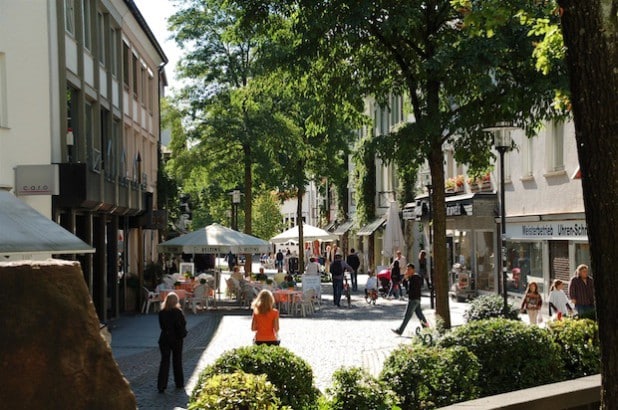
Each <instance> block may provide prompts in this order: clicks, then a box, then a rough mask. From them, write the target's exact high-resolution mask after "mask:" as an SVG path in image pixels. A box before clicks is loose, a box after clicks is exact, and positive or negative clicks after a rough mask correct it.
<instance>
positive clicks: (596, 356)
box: [548, 319, 601, 379]
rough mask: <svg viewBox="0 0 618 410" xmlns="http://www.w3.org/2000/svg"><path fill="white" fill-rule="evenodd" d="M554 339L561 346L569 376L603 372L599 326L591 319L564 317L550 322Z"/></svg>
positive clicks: (575, 376)
mask: <svg viewBox="0 0 618 410" xmlns="http://www.w3.org/2000/svg"><path fill="white" fill-rule="evenodd" d="M548 329H549V332H550V335H551V337H552V339H553V340H554V341H555V342H556V343H557V344H558V345H559V346H560V354H561V356H562V361H563V362H564V364H565V368H566V371H567V378H569V379H576V378H578V377H584V376H590V375H592V374H597V373H600V372H601V346H600V342H599V327H598V325H597V323H596V322H595V321H594V320H590V319H579V320H574V319H563V320H557V321H551V322H548Z"/></svg>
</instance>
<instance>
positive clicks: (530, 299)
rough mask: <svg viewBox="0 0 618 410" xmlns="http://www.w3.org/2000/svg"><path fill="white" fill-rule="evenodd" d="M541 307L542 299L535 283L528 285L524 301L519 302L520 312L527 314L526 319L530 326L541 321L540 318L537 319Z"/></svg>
mask: <svg viewBox="0 0 618 410" xmlns="http://www.w3.org/2000/svg"><path fill="white" fill-rule="evenodd" d="M542 305H543V299H542V298H541V295H540V294H539V290H538V286H537V284H536V282H530V283H528V287H527V288H526V294H525V295H524V299H523V300H522V301H521V311H522V313H523V311H524V310H525V311H526V312H528V318H529V319H530V324H531V325H536V324H537V323H539V322H540V321H541V320H542V317H539V311H540V310H541V306H542Z"/></svg>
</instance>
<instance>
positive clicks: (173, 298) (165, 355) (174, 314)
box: [157, 292, 187, 393]
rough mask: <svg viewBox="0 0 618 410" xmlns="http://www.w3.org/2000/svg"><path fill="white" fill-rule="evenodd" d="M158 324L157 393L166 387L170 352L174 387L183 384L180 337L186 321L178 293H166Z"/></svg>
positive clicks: (182, 337) (181, 386)
mask: <svg viewBox="0 0 618 410" xmlns="http://www.w3.org/2000/svg"><path fill="white" fill-rule="evenodd" d="M159 326H160V327H161V335H160V336H159V349H160V350H161V365H160V366H159V377H158V380H157V387H158V389H159V393H163V392H164V391H165V389H166V388H167V379H168V377H169V373H170V354H171V355H172V358H173V361H174V382H175V383H176V388H178V389H181V388H183V387H184V385H185V379H184V375H183V374H182V339H184V338H185V336H186V335H187V328H186V326H187V322H186V321H185V315H184V314H183V313H182V310H181V309H180V305H179V304H178V295H176V293H174V292H170V293H168V294H167V296H166V297H165V301H164V302H163V303H162V305H161V311H160V312H159Z"/></svg>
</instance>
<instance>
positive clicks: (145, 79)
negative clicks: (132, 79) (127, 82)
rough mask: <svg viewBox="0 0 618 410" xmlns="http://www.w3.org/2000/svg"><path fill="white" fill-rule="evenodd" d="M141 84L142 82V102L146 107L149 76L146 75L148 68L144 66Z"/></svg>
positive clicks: (141, 72)
mask: <svg viewBox="0 0 618 410" xmlns="http://www.w3.org/2000/svg"><path fill="white" fill-rule="evenodd" d="M139 79H140V82H141V87H140V89H141V90H142V92H141V95H140V97H141V102H142V105H146V98H147V96H148V88H147V87H148V86H147V82H148V75H146V68H145V67H144V66H142V68H141V70H140V76H139Z"/></svg>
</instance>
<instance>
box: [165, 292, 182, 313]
mask: <svg viewBox="0 0 618 410" xmlns="http://www.w3.org/2000/svg"><path fill="white" fill-rule="evenodd" d="M178 307H180V304H179V303H178V295H177V294H176V293H175V292H170V293H168V294H167V296H166V297H165V300H164V301H163V303H162V304H161V309H162V310H170V309H174V308H178Z"/></svg>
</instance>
